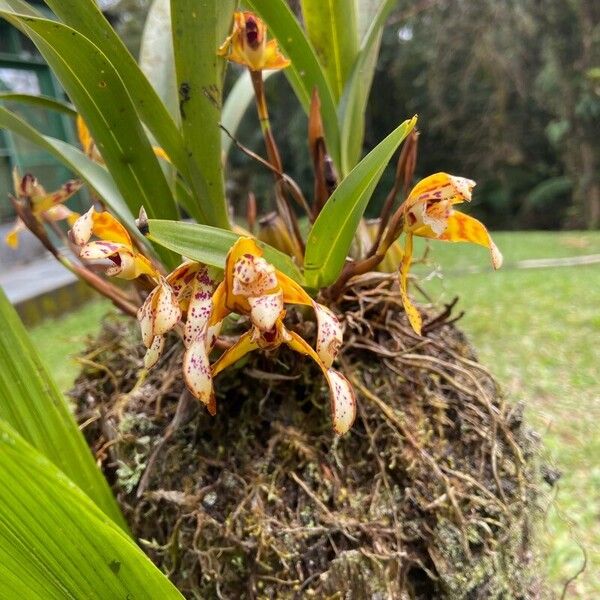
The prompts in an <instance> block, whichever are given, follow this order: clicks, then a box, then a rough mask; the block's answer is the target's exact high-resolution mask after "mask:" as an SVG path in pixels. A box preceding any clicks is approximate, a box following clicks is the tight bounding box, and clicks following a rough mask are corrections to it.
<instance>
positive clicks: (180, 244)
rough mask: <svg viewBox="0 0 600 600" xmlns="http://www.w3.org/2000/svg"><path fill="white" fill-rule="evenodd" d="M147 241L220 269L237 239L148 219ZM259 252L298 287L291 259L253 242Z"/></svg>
mask: <svg viewBox="0 0 600 600" xmlns="http://www.w3.org/2000/svg"><path fill="white" fill-rule="evenodd" d="M149 226H150V235H149V237H150V239H151V240H152V241H154V242H156V243H158V244H161V245H163V246H165V248H169V249H170V250H173V251H174V252H177V253H179V254H182V255H183V256H185V257H186V258H190V259H192V260H197V261H198V262H201V263H204V264H207V265H211V266H213V267H218V268H220V269H223V268H224V267H225V258H226V257H227V253H228V252H229V250H230V248H231V246H233V244H235V242H236V241H237V239H238V238H239V237H240V236H239V235H238V234H237V233H234V232H233V231H227V230H224V229H218V228H216V227H209V226H207V225H197V224H196V223H182V222H181V221H162V220H154V219H150V221H149ZM257 243H258V245H259V246H260V247H261V248H262V249H263V251H264V253H265V258H266V259H267V260H268V261H269V262H270V263H272V264H273V265H274V266H275V267H276V268H277V269H279V270H280V271H281V272H282V273H285V274H286V275H287V276H288V277H291V278H292V279H294V280H295V281H297V282H298V283H300V284H301V285H302V284H303V283H304V279H303V277H302V274H301V273H300V271H299V270H298V267H296V265H295V264H294V262H293V261H292V259H291V258H290V257H289V256H288V255H287V254H284V253H283V252H280V251H279V250H276V249H275V248H273V247H272V246H269V245H268V244H265V243H264V242H257Z"/></svg>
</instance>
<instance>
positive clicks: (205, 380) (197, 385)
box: [183, 336, 216, 414]
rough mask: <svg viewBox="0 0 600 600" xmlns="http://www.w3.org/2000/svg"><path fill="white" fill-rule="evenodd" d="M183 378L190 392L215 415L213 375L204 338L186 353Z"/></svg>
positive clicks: (193, 344)
mask: <svg viewBox="0 0 600 600" xmlns="http://www.w3.org/2000/svg"><path fill="white" fill-rule="evenodd" d="M183 377H184V379H185V383H186V385H187V387H188V389H189V390H190V392H191V393H192V394H193V395H194V396H195V397H196V398H198V400H200V402H202V403H203V404H205V405H206V406H207V408H208V411H209V412H210V413H211V414H215V412H216V406H215V395H214V391H213V383H212V373H211V368H210V361H209V359H208V353H207V351H206V340H205V338H204V336H200V337H199V338H198V339H197V340H196V341H194V342H193V343H192V344H190V346H189V347H188V348H187V350H186V351H185V354H184V355H183Z"/></svg>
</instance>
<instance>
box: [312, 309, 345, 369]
mask: <svg viewBox="0 0 600 600" xmlns="http://www.w3.org/2000/svg"><path fill="white" fill-rule="evenodd" d="M313 306H314V308H315V314H316V315H317V324H318V331H317V354H318V355H319V358H320V359H321V361H322V362H323V364H324V365H325V367H326V368H327V369H328V368H329V367H331V365H332V364H333V361H334V360H335V357H336V356H337V353H338V351H339V349H340V346H341V345H342V341H343V333H342V326H341V325H340V322H339V319H338V318H337V317H336V316H335V315H334V314H333V312H331V311H330V310H329V309H328V308H327V307H326V306H323V305H322V304H319V303H318V302H313Z"/></svg>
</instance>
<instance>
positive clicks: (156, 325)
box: [151, 279, 181, 335]
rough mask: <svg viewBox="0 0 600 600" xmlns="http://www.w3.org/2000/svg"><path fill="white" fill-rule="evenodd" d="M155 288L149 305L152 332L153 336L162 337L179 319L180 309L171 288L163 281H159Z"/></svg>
mask: <svg viewBox="0 0 600 600" xmlns="http://www.w3.org/2000/svg"><path fill="white" fill-rule="evenodd" d="M157 287H158V289H157V292H156V297H155V299H154V300H153V302H152V305H151V310H152V332H153V334H154V335H164V334H165V333H167V331H171V329H173V327H175V325H177V323H178V322H179V319H181V309H180V308H179V304H178V302H177V297H176V296H175V294H174V293H173V290H172V289H171V286H170V285H169V284H168V283H167V282H166V281H165V280H164V279H161V282H160V284H159V285H158V286H157Z"/></svg>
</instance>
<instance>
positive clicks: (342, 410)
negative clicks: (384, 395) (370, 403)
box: [325, 369, 356, 435]
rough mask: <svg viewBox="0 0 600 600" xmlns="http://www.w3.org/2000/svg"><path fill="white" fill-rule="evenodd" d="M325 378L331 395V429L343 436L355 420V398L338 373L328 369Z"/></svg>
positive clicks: (348, 384) (346, 381)
mask: <svg viewBox="0 0 600 600" xmlns="http://www.w3.org/2000/svg"><path fill="white" fill-rule="evenodd" d="M325 376H326V377H327V382H328V383H329V390H330V394H331V395H330V400H331V419H332V421H333V429H334V431H335V432H336V433H337V434H339V435H343V434H344V433H346V432H347V431H348V430H349V429H350V427H352V423H354V419H355V418H356V396H355V395H354V390H353V388H352V386H351V385H350V382H349V381H348V380H347V379H346V378H345V377H344V376H343V375H342V374H341V373H339V372H338V371H334V370H333V369H328V370H327V371H326V372H325Z"/></svg>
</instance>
